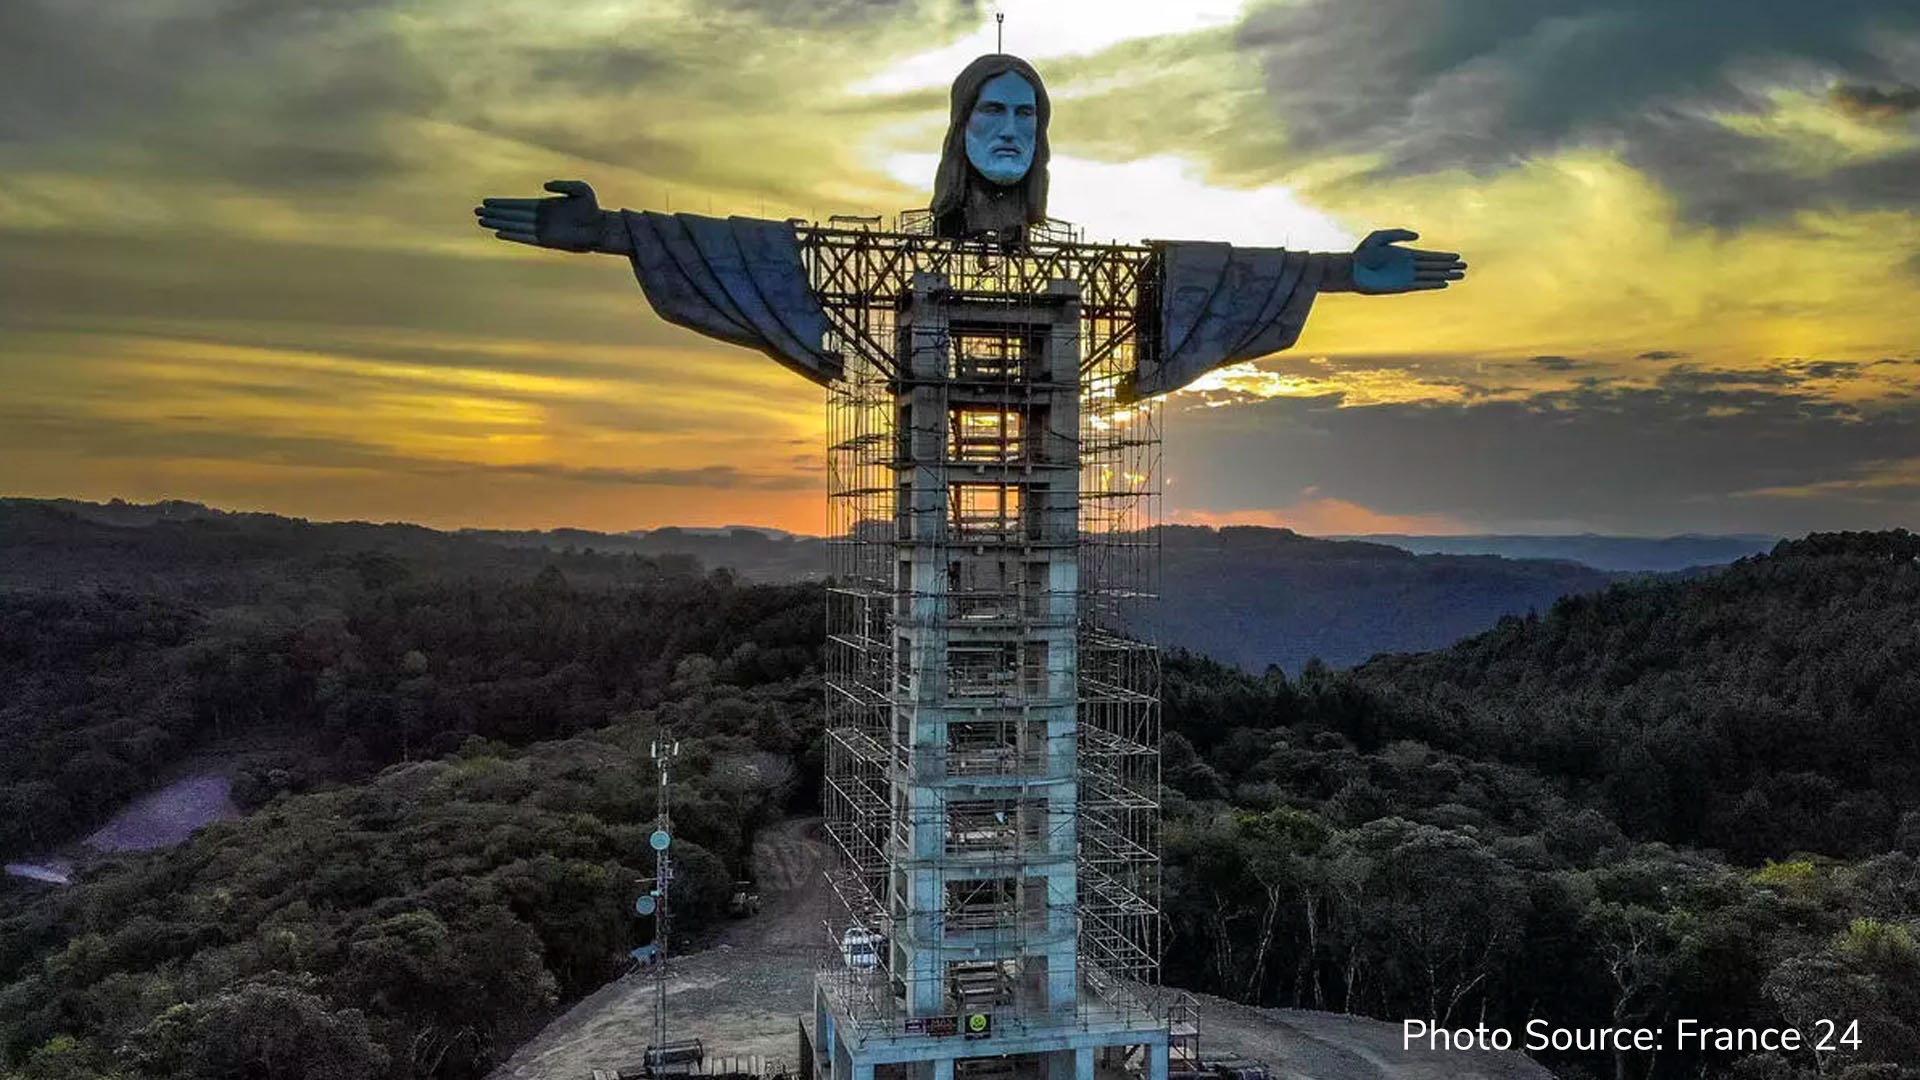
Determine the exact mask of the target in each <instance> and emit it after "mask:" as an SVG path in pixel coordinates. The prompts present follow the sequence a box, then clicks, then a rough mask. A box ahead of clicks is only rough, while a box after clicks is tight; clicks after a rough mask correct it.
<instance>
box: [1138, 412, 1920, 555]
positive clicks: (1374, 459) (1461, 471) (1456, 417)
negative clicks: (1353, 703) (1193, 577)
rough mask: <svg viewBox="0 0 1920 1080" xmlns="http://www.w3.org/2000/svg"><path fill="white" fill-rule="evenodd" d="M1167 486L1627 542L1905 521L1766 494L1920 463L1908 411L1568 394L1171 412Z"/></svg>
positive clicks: (1905, 517) (1919, 439) (1262, 503)
mask: <svg viewBox="0 0 1920 1080" xmlns="http://www.w3.org/2000/svg"><path fill="white" fill-rule="evenodd" d="M1167 446H1168V471H1169V473H1170V474H1173V475H1176V476H1178V477H1179V478H1180V483H1179V488H1178V492H1179V499H1180V502H1181V504H1182V507H1183V508H1185V509H1195V510H1210V511H1215V512H1222V511H1228V510H1235V509H1245V508H1250V507H1251V508H1261V507H1272V506H1283V505H1287V504H1288V503H1290V502H1292V501H1294V500H1295V499H1296V498H1297V497H1298V495H1299V492H1300V491H1301V490H1302V489H1304V488H1306V487H1309V486H1316V487H1317V488H1318V489H1319V492H1320V494H1321V495H1323V496H1326V497H1329V498H1337V499H1345V500H1349V501H1352V502H1355V503H1358V504H1360V505H1363V506H1366V507H1368V508H1369V509H1372V510H1375V511H1378V512H1381V513H1388V514H1436V513H1439V514H1448V515H1451V516H1453V517H1456V518H1458V519H1460V520H1462V521H1464V522H1467V523H1469V524H1471V525H1474V526H1476V527H1483V528H1490V529H1501V528H1519V529H1524V528H1526V527H1530V526H1531V527H1539V526H1542V525H1551V524H1557V525H1559V526H1561V527H1579V528H1593V529H1597V530H1605V531H1620V532H1627V533H1669V532H1674V531H1681V530H1687V529H1693V530H1698V531H1713V532H1726V531H1760V532H1777V533H1780V534H1782V535H1785V534H1791V533H1798V532H1805V531H1807V530H1808V529H1812V528H1835V527H1855V528H1866V527H1886V526H1890V525H1896V524H1899V525H1908V526H1911V525H1913V524H1915V523H1916V511H1915V509H1914V505H1915V504H1914V503H1913V502H1912V500H1911V498H1910V496H1901V495H1900V494H1898V493H1897V492H1896V491H1895V490H1894V489H1892V488H1875V487H1860V488H1854V489H1840V488H1832V487H1830V488H1829V489H1828V490H1827V491H1825V492H1816V493H1813V494H1808V495H1804V496H1796V497H1787V496H1755V495H1751V494H1742V493H1752V492H1756V491H1759V490H1761V489H1774V488H1802V487H1809V486H1812V485H1817V484H1828V485H1831V482H1834V481H1850V480H1859V479H1864V478H1867V477H1871V476H1874V475H1876V474H1878V473H1881V472H1882V471H1883V470H1886V469H1889V468H1892V467H1894V463H1898V462H1901V461H1903V460H1908V459H1913V458H1916V457H1920V406H1916V405H1912V404H1904V403H1900V404H1895V405H1893V406H1891V407H1881V408H1878V409H1876V410H1873V411H1866V410H1863V409H1858V408H1855V407H1853V406H1849V405H1845V404H1839V403H1834V402H1831V401H1826V400H1823V399H1821V398H1818V397H1815V396H1813V395H1811V394H1808V393H1806V392H1803V391H1797V390H1794V389H1791V388H1779V387H1773V386H1755V385H1745V386H1736V385H1676V386H1662V387H1654V388H1646V387H1640V388H1631V387H1620V386H1592V387H1575V388H1572V389H1567V390H1559V391H1553V392H1548V393H1541V394H1536V395H1533V396H1531V397H1528V398H1525V399H1523V400H1518V401H1501V402H1474V403H1467V404H1397V405H1377V406H1363V407H1352V408H1341V409H1328V408H1326V407H1324V403H1314V404H1309V403H1304V402H1299V401H1293V400H1288V399H1282V398H1276V399H1273V400H1270V401H1266V402H1261V403H1258V404H1252V405H1245V406H1240V407H1236V408H1230V409H1215V410H1206V411H1195V412H1190V413H1180V414H1178V415H1176V416H1174V417H1171V418H1170V422H1169V424H1168V441H1167Z"/></svg>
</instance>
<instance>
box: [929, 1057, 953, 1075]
mask: <svg viewBox="0 0 1920 1080" xmlns="http://www.w3.org/2000/svg"><path fill="white" fill-rule="evenodd" d="M933 1080H953V1059H952V1058H934V1059H933Z"/></svg>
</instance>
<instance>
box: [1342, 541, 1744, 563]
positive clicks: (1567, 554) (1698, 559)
mask: <svg viewBox="0 0 1920 1080" xmlns="http://www.w3.org/2000/svg"><path fill="white" fill-rule="evenodd" d="M1333 539H1338V540H1367V541H1372V542H1373V543H1376V544H1391V545H1393V546H1394V547H1397V548H1401V549H1403V550H1406V551H1411V552H1413V553H1414V554H1415V555H1500V556H1503V557H1505V558H1509V559H1566V560H1570V561H1572V562H1577V563H1585V564H1586V565H1588V566H1591V567H1593V568H1594V569H1596V570H1621V571H1656V572H1658V571H1671V570H1686V569H1688V568H1690V567H1695V566H1719V565H1721V564H1722V563H1730V562H1732V561H1733V560H1735V559H1740V558H1745V557H1746V556H1748V555H1758V554H1760V553H1761V552H1763V551H1769V550H1772V548H1773V545H1774V544H1776V543H1778V542H1779V541H1780V538H1779V537H1777V536H1760V535H1756V534H1746V533H1741V534H1737V535H1732V536H1695V535H1688V536H1661V537H1655V536H1598V535H1595V534H1592V533H1585V534H1581V535H1577V536H1503V535H1480V536H1402V535H1396V534H1385V533H1383V534H1378V535H1373V536H1341V537H1334V538H1333Z"/></svg>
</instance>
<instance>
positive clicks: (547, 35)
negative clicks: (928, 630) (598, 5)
mask: <svg viewBox="0 0 1920 1080" xmlns="http://www.w3.org/2000/svg"><path fill="white" fill-rule="evenodd" d="M999 7H1000V8H1002V9H1003V10H1004V11H1005V13H1006V14H1007V16H1008V18H1007V22H1006V26H1005V32H1006V47H1007V49H1008V50H1009V51H1011V52H1014V53H1016V54H1019V55H1022V56H1024V57H1026V58H1027V59H1029V60H1031V61H1032V62H1033V63H1034V64H1035V65H1036V67H1037V68H1038V69H1039V70H1040V72H1041V74H1042V75H1043V76H1044V78H1045V79H1046V81H1047V85H1048V88H1049V92H1050V94H1051V96H1052V98H1053V102H1054V108H1053V120H1052V134H1051V139H1052V146H1053V161H1052V173H1051V177H1052V192H1051V201H1050V209H1051V210H1052V212H1053V213H1054V214H1056V215H1057V216H1058V217H1060V218H1062V219H1065V220H1068V221H1071V222H1075V223H1077V224H1078V225H1080V226H1082V227H1084V228H1085V229H1086V230H1087V233H1088V236H1089V238H1090V239H1109V238H1111V239H1119V240H1123V241H1127V242H1131V241H1133V240H1134V239H1136V238H1138V237H1142V236H1152V237H1164V238H1173V239H1191V240H1213V239H1218V240H1231V241H1233V242H1236V243H1239V244H1243V245H1284V246H1290V247H1304V248H1312V249H1315V250H1328V251H1341V250H1346V249H1348V248H1350V247H1351V245H1352V243H1353V241H1354V240H1355V239H1357V238H1358V237H1360V236H1363V235H1366V234H1367V233H1368V232H1369V231H1370V230H1372V229H1375V228H1391V227H1399V226H1405V227H1409V228H1412V229H1416V230H1419V231H1420V232H1421V233H1422V239H1421V241H1420V243H1421V244H1422V245H1425V246H1432V247H1435V248H1445V249H1447V250H1457V251H1460V252H1461V253H1462V254H1463V255H1464V257H1465V258H1466V259H1467V260H1468V262H1469V263H1470V264H1471V265H1472V267H1473V271H1472V275H1471V277H1470V278H1469V280H1467V281H1465V282H1462V283H1461V285H1460V287H1459V288H1457V289H1450V290H1448V291H1447V293H1446V294H1445V295H1444V296H1433V295H1427V296H1408V297H1399V298H1394V299H1391V300H1383V299H1378V298H1372V297H1364V296H1350V295H1334V296H1327V297H1323V298H1321V299H1320V300H1319V301H1317V302H1316V304H1315V308H1314V312H1313V315H1312V318H1311V320H1310V321H1309V323H1308V326H1307V329H1306V331H1305V333H1304V334H1303V336H1302V337H1301V339H1300V342H1299V344H1298V345H1297V346H1296V347H1295V348H1294V349H1292V350H1289V351H1287V352H1284V353H1279V354H1274V355H1270V356H1267V357H1265V358H1262V359H1260V360H1256V361H1253V362H1249V363H1244V364H1235V365H1231V366H1229V367H1225V368H1221V369H1219V370H1217V371H1214V372H1213V373H1211V374H1209V375H1208V376H1206V377H1205V378H1203V379H1201V380H1200V381H1199V382H1197V383H1195V384H1194V385H1193V386H1191V387H1189V388H1187V389H1185V390H1181V391H1179V392H1177V393H1175V394H1173V395H1171V396H1170V397H1169V398H1168V399H1167V400H1166V404H1165V409H1164V415H1165V429H1166V441H1165V458H1164V468H1163V470H1162V472H1161V474H1160V475H1161V479H1162V481H1163V482H1162V487H1161V490H1162V492H1163V499H1164V504H1165V509H1166V514H1165V521H1166V522H1167V523H1169V524H1208V525H1215V526H1222V525H1234V524H1254V525H1266V526H1272V527H1285V528H1291V529H1294V530H1295V531H1296V532H1300V533H1302V534H1304V535H1427V536H1447V535H1510V536H1545V535H1580V534H1586V533H1592V534H1596V535H1608V536H1637V537H1659V536H1678V535H1779V536H1786V535H1799V534H1804V533H1807V532H1813V531H1829V530H1848V529H1881V528H1893V527H1908V528H1912V527H1915V526H1916V525H1920V520H1917V519H1920V514H1917V513H1916V510H1915V507H1916V506H1920V256H1916V255H1915V252H1916V251H1920V185H1916V184H1914V183H1913V182H1912V177H1913V176H1914V175H1916V174H1920V89H1916V87H1920V9H1916V8H1915V7H1914V6H1913V5H1912V4H1911V3H1908V2H1905V0H1861V2H1859V3H1854V4H1849V5H1845V7H1844V10H1838V11H1835V10H1826V9H1823V8H1820V7H1818V6H1812V5H1804V4H1798V3H1792V2H1789V0H1754V2H1751V3H1743V4H1728V3H1714V4H1701V5H1666V6H1664V7H1662V6H1658V5H1652V6H1650V5H1647V4H1644V3H1642V2H1640V0H1590V2H1588V3H1587V4H1585V5H1584V7H1583V8H1581V9H1580V10H1578V11H1562V10H1557V9H1556V10H1536V8H1537V5H1526V4H1517V3H1475V2H1468V0H1380V2H1379V3H1376V4H1371V5H1365V6H1362V7H1355V6H1354V5H1349V4H1341V3H1339V2H1338V0H1291V2H1288V3H1273V2H1267V0H1207V2H1205V3H1199V4H1192V5H1181V6H1177V7H1169V6H1167V5H1154V4H1146V3H1138V4H1115V3H1095V2H1094V0H1071V2H1069V0H1052V2H1043V0H1008V2H1006V3H1003V4H1001V5H999ZM466 10H467V9H464V8H462V7H460V6H458V5H453V4H450V3H445V2H442V0H429V2H428V3H427V4H425V5H423V6H422V5H415V6H413V7H410V8H409V9H408V12H407V13H406V15H405V17H404V18H402V17H397V16H396V11H395V9H394V8H393V6H392V5H390V4H388V3H386V2H385V0H374V2H372V3H370V4H362V5H354V6H352V7H351V8H350V9H346V10H340V11H332V12H327V13H318V14H315V13H297V12H290V11H277V10H256V9H254V8H252V7H250V6H248V5H242V6H241V7H239V8H231V9H229V8H217V9H206V10H198V9H185V8H182V9H173V10H166V11H156V12H152V13H142V14H138V15H136V14H132V13H129V12H127V11H123V10H120V9H116V8H86V7H74V6H71V5H69V6H66V7H55V6H52V5H29V7H28V8H27V9H26V10H25V11H24V12H22V13H21V15H20V17H19V19H18V20H17V21H16V23H15V24H14V25H13V26H11V27H10V31H11V32H10V34H9V38H8V46H9V47H8V53H9V62H8V63H6V64H0V90H4V91H5V93H6V97H7V100H8V101H10V102H12V103H13V108H11V109H9V110H6V111H5V112H4V114H0V238H4V241H5V242H3V243H0V277H4V278H5V279H6V280H7V281H8V282H9V284H12V285H15V287H14V288H12V289H8V290H5V291H4V292H0V330H4V331H5V332H4V333H0V399H4V400H5V401H6V402H7V404H5V405H0V421H3V422H0V469H4V470H5V471H6V473H7V474H8V475H11V476H13V477H14V478H15V480H14V483H16V484H18V485H19V486H20V487H21V489H22V490H24V491H30V492H33V493H35V495H36V497H75V498H83V499H106V498H111V497H113V496H116V495H119V496H130V497H132V498H134V499H136V500H148V501H150V500H153V499H157V498H167V497H173V498H182V499H188V500H191V501H199V502H204V503H208V504H227V505H246V506H257V507H261V508H263V509H264V510H265V511H266V512H273V513H280V514H285V515H288V516H299V517H308V518H316V519H349V520H350V519H365V520H372V519H384V520H393V521H410V522H417V523H422V524H429V525H432V526H434V527H449V526H450V525H451V523H453V522H462V523H466V522H484V523H487V524H483V525H479V526H475V527H483V528H535V527H543V526H539V525H536V524H535V523H537V522H554V521H566V522H569V523H573V524H570V525H568V526H563V527H579V528H589V529H598V530H601V531H620V530H626V529H633V528H657V527H662V526H665V525H667V524H682V525H685V524H687V523H689V522H710V521H711V522H719V521H734V520H741V519H749V518H750V519H753V520H766V521H770V522H773V523H774V525H773V526H772V527H775V528H778V529H781V530H783V531H792V532H802V533H811V534H817V533H820V532H822V531H823V530H824V525H825V506H824V502H825V500H824V499H823V498H822V495H823V494H824V490H825V486H826V485H825V476H824V474H825V469H824V450H823V445H824V427H825V424H824V418H823V416H822V415H821V408H820V404H821V399H820V396H819V393H818V391H817V390H816V389H815V388H813V387H810V386H809V385H807V384H806V383H804V382H803V381H801V380H800V379H798V378H795V377H794V376H792V375H790V374H788V373H787V372H785V371H782V370H780V369H778V368H777V367H776V366H774V365H772V364H769V363H767V362H766V360H765V359H764V358H762V357H760V356H757V355H752V354H748V353H744V352H741V351H739V350H735V349H731V348H730V347H728V346H724V345H721V344H718V343H716V342H711V341H706V340H703V339H701V338H699V337H697V336H696V335H694V334H692V333H690V332H687V331H685V330H682V329H681V328H678V327H675V326H671V325H668V324H666V323H664V322H663V321H661V320H660V319H659V318H658V317H657V316H656V315H655V314H654V313H653V312H652V310H651V309H650V308H649V305H648V303H647V301H646V300H645V298H644V297H643V296H642V295H641V293H640V291H639V289H638V288H637V287H636V285H635V282H634V280H633V275H632V272H631V271H630V269H629V268H628V267H626V266H625V265H623V264H622V262H621V261H620V260H618V259H614V258H608V257H604V256H575V255H566V256H563V255H558V254H555V253H552V252H542V251H533V250H530V249H526V248H522V247H518V246H514V245H503V244H499V243H496V242H494V241H492V240H491V239H489V238H488V237H486V236H485V235H484V234H480V233H477V232H476V231H475V230H474V228H473V225H472V219H471V216H470V215H469V213H468V208H469V207H470V206H472V205H473V203H474V202H475V201H477V199H478V198H479V197H480V196H482V195H536V194H538V193H539V191H540V185H541V183H542V182H543V181H545V180H547V179H549V178H551V177H563V176H564V177H572V176H578V177H581V178H584V179H586V180H588V181H589V182H591V183H594V184H595V185H596V186H597V188H598V190H599V191H600V194H601V196H602V199H603V203H604V205H606V206H609V207H612V206H625V207H630V208H634V209H674V210H682V211H692V212H695V213H711V214H716V215H725V214H742V215H754V216H763V217H768V218H781V217H787V216H800V217H806V218H810V219H813V220H825V219H826V218H827V217H828V216H829V215H830V214H834V213H853V214H875V213H878V214H893V213H896V212H898V211H900V210H902V209H905V208H911V207H917V206H924V205H925V204H926V200H927V197H928V193H929V191H930V188H931V183H932V164H931V163H932V161H933V160H934V159H935V158H937V153H936V151H937V150H938V148H939V133H940V132H941V130H942V129H943V126H944V124H945V122H946V111H947V107H946V87H947V82H948V80H950V79H951V78H952V75H953V73H954V72H956V71H958V70H959V68H960V66H961V65H962V64H964V63H965V62H966V60H967V59H968V58H969V57H970V56H972V55H975V54H977V53H979V52H981V51H991V46H992V42H993V33H994V25H993V22H992V18H991V12H990V11H989V10H988V8H986V7H983V6H980V5H977V4H972V3H966V2H962V0H923V2H918V3H914V4H910V5H892V6H888V5H878V6H875V5H836V4H829V5H824V6H819V7H812V8H806V9H794V8H791V7H789V6H786V5H781V4H774V3H770V2H766V0H741V2H739V3H735V4H730V5H728V6H727V7H726V9H725V10H724V11H716V10H712V9H709V8H706V7H704V6H701V5H695V4H688V3H680V2H673V3H660V4H653V5H644V6H641V7H640V8H638V9H635V10H621V11H617V12H614V11H608V12H597V13H589V12H560V13H556V12H553V11H551V10H549V9H548V8H546V7H544V6H536V5H526V4H520V3H513V2H505V3H501V4H499V5H496V6H495V8H493V9H491V10H490V13H489V14H488V16H487V20H486V21H487V25H488V28H489V32H488V33H476V32H475V30H474V27H473V25H472V20H471V18H470V16H468V15H467V14H465V12H466ZM496 35H497V36H496ZM504 40H511V41H512V43H513V44H512V46H511V47H505V46H502V45H501V44H499V43H500V42H501V41H504ZM342 43H348V44H349V45H351V47H341V45H342ZM156 45H158V46H164V47H152V46H156ZM156 133H164V136H162V135H160V134H156ZM544 527H555V526H551V525H547V526H544ZM693 527H712V526H701V525H695V526H693Z"/></svg>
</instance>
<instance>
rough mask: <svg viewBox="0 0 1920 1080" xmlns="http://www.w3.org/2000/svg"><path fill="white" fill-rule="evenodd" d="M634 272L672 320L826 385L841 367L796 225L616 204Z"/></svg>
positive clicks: (649, 296) (658, 308)
mask: <svg viewBox="0 0 1920 1080" xmlns="http://www.w3.org/2000/svg"><path fill="white" fill-rule="evenodd" d="M621 217H622V219H623V220H624V221H625V223H626V228H627V236H628V238H629V239H630V240H631V242H632V245H633V246H632V249H631V250H632V253H633V254H632V260H633V273H634V276H635V277H637V278H639V279H640V289H641V291H642V292H644V293H645V294H646V297H647V302H648V303H650V304H652V305H653V310H654V311H656V312H658V313H659V315H660V317H661V318H663V319H665V320H667V321H668V322H670V323H675V324H678V325H680V326H684V327H687V328H688V329H690V330H697V331H699V332H700V333H702V334H705V335H707V336H708V337H713V338H718V339H720V340H721V341H726V342H731V343H732V344H735V345H741V346H744V347H746V348H749V349H758V350H759V351H760V352H763V353H765V354H766V355H768V356H769V357H772V358H773V359H774V360H776V361H778V362H779V363H781V364H782V365H784V366H785V367H787V368H788V369H790V370H792V371H794V372H797V373H798V374H800V375H802V376H804V377H805V378H807V379H810V380H812V381H813V382H816V383H819V384H820V385H822V386H825V385H826V384H828V383H829V382H832V381H833V380H835V379H838V378H839V377H840V375H841V361H840V357H839V356H838V355H837V354H834V353H830V352H828V351H827V350H826V346H825V339H826V330H827V316H826V312H825V310H823V309H822V308H821V306H820V300H819V298H818V297H817V296H815V295H814V292H813V288H812V286H811V285H810V284H809V283H808V281H807V271H806V267H805V266H804V265H803V264H802V263H801V261H800V246H799V242H798V240H797V239H796V238H795V235H794V231H793V226H792V225H789V224H787V223H786V222H784V221H763V220H761V219H758V218H743V217H730V218H725V219H721V218H711V217H701V216H698V215H696V214H660V213H654V212H652V211H636V210H623V211H621Z"/></svg>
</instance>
